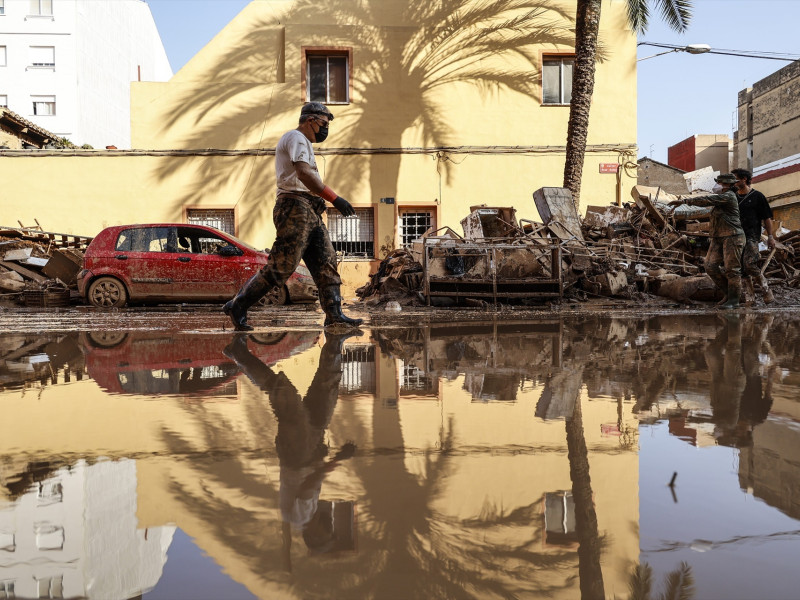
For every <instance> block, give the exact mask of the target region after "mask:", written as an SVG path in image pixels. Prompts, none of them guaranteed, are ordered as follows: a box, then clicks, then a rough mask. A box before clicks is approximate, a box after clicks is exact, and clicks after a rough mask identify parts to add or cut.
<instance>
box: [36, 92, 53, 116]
mask: <svg viewBox="0 0 800 600" xmlns="http://www.w3.org/2000/svg"><path fill="white" fill-rule="evenodd" d="M31 100H32V101H33V114H34V115H37V116H43V115H50V116H52V115H55V114H56V97H55V96H31Z"/></svg>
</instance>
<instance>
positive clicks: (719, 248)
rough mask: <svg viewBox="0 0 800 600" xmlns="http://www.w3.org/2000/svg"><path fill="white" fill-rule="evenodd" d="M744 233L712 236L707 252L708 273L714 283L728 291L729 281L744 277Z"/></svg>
mask: <svg viewBox="0 0 800 600" xmlns="http://www.w3.org/2000/svg"><path fill="white" fill-rule="evenodd" d="M743 249H744V234H740V235H729V236H726V237H712V238H711V243H710V245H709V246H708V253H707V254H706V273H708V276H709V277H711V279H712V280H713V281H714V283H716V284H717V286H718V287H720V288H721V289H722V290H723V291H726V292H727V286H728V283H729V282H732V281H740V280H741V277H742V250H743Z"/></svg>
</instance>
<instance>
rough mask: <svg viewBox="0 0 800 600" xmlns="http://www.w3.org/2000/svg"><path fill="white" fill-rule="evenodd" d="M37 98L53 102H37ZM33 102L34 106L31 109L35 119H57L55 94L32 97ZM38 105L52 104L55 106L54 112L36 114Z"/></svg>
mask: <svg viewBox="0 0 800 600" xmlns="http://www.w3.org/2000/svg"><path fill="white" fill-rule="evenodd" d="M36 98H52V100H38V101H37V100H36ZM31 102H32V104H33V106H32V107H31V116H34V117H55V116H56V114H58V113H56V97H55V94H48V95H44V94H42V95H31ZM37 104H52V105H53V112H51V113H42V114H39V113H37V112H36V105H37Z"/></svg>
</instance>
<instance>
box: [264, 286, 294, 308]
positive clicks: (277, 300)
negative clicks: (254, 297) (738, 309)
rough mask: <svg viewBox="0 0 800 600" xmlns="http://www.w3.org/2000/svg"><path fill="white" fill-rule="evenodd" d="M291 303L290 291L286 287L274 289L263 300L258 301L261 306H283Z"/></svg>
mask: <svg viewBox="0 0 800 600" xmlns="http://www.w3.org/2000/svg"><path fill="white" fill-rule="evenodd" d="M288 303H289V290H288V289H286V286H285V285H284V286H283V287H280V288H277V287H275V288H272V289H271V290H270V291H269V292H267V294H266V295H264V296H263V297H262V298H261V300H259V301H258V304H259V306H283V305H284V304H288Z"/></svg>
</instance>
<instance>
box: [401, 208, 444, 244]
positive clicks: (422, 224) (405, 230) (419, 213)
mask: <svg viewBox="0 0 800 600" xmlns="http://www.w3.org/2000/svg"><path fill="white" fill-rule="evenodd" d="M428 229H436V211H435V210H433V209H428V208H401V209H400V223H399V230H400V245H401V246H403V247H404V248H408V247H410V246H411V244H412V243H413V242H414V241H416V240H418V239H420V238H421V237H422V235H423V234H424V233H425V232H426V231H428Z"/></svg>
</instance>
